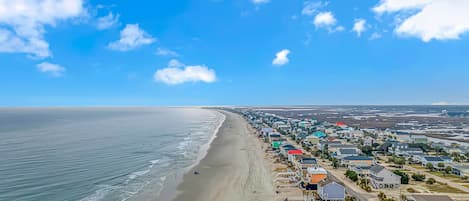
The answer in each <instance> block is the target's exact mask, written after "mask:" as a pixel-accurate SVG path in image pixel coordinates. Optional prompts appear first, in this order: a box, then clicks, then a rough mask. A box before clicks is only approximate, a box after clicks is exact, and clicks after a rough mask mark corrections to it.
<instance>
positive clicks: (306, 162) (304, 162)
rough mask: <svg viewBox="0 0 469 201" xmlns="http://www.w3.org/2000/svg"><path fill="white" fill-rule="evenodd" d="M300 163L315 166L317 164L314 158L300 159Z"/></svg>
mask: <svg viewBox="0 0 469 201" xmlns="http://www.w3.org/2000/svg"><path fill="white" fill-rule="evenodd" d="M300 163H302V164H317V163H318V162H317V161H316V159H315V158H302V159H301V160H300Z"/></svg>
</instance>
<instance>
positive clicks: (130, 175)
mask: <svg viewBox="0 0 469 201" xmlns="http://www.w3.org/2000/svg"><path fill="white" fill-rule="evenodd" d="M223 118H224V117H223V115H221V114H220V113H218V112H216V111H212V110H205V109H198V108H15V109H0V200H2V201H3V200H5V201H7V200H8V201H15V200H21V201H29V200H31V201H33V200H34V201H37V200H47V201H65V200H83V201H95V200H104V201H106V200H132V198H133V197H135V196H141V193H144V192H151V195H150V196H147V197H151V198H152V199H153V198H154V199H155V200H157V199H158V196H159V192H160V191H161V190H162V189H163V188H164V187H165V185H166V183H167V182H168V181H167V180H168V178H171V175H174V174H178V173H179V174H180V173H181V171H184V170H185V169H186V168H187V167H189V166H191V165H193V164H194V163H196V161H197V158H200V154H201V152H202V151H201V150H202V149H203V147H204V145H207V144H208V143H209V141H210V140H211V139H212V138H213V136H214V133H215V131H216V129H217V128H218V127H219V126H220V124H221V122H222V121H223Z"/></svg>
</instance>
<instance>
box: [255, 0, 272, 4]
mask: <svg viewBox="0 0 469 201" xmlns="http://www.w3.org/2000/svg"><path fill="white" fill-rule="evenodd" d="M269 2H270V0H252V3H254V4H264V3H269Z"/></svg>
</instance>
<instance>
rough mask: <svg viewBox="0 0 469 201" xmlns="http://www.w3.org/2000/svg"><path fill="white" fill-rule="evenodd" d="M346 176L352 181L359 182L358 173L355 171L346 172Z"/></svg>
mask: <svg viewBox="0 0 469 201" xmlns="http://www.w3.org/2000/svg"><path fill="white" fill-rule="evenodd" d="M345 176H347V177H348V178H349V179H350V180H352V181H354V182H356V181H357V180H358V175H357V173H356V172H354V171H351V170H347V171H346V172H345Z"/></svg>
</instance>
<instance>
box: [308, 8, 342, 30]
mask: <svg viewBox="0 0 469 201" xmlns="http://www.w3.org/2000/svg"><path fill="white" fill-rule="evenodd" d="M313 24H314V26H315V27H316V28H324V29H327V30H328V31H329V33H332V32H337V31H343V30H345V28H344V27H343V26H336V24H337V20H336V19H335V17H334V14H332V12H320V13H318V14H317V15H316V16H315V17H314V21H313Z"/></svg>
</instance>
